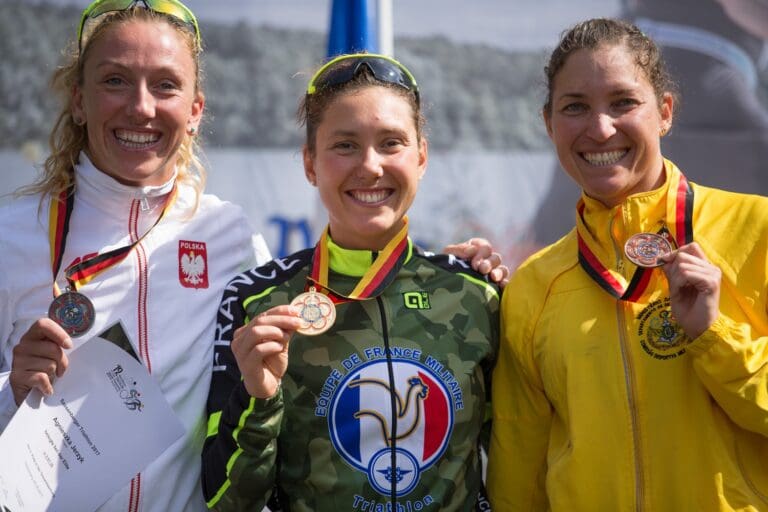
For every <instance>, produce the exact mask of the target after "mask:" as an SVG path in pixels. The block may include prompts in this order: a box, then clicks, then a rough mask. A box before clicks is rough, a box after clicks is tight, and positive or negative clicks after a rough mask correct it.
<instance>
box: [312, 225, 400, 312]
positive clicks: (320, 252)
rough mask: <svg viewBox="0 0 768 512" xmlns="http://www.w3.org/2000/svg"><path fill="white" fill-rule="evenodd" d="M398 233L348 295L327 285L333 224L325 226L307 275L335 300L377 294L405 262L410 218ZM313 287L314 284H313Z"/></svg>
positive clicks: (335, 302) (387, 284)
mask: <svg viewBox="0 0 768 512" xmlns="http://www.w3.org/2000/svg"><path fill="white" fill-rule="evenodd" d="M403 220H404V221H405V223H404V224H403V227H402V228H401V229H400V231H399V232H398V233H397V234H396V235H395V237H394V238H393V239H392V240H390V241H389V243H387V245H386V247H384V249H383V250H381V251H380V252H379V253H378V254H377V255H376V259H375V260H374V261H373V264H372V265H371V266H370V268H368V270H366V272H365V274H363V277H361V278H360V281H359V282H358V283H357V286H355V289H354V290H352V292H351V293H350V294H349V295H343V294H341V293H339V292H337V291H335V290H332V289H331V288H329V287H328V274H329V268H330V253H329V251H328V241H329V240H330V226H326V228H325V231H324V232H323V234H322V236H321V237H320V241H318V242H317V245H316V246H315V253H314V255H313V256H312V271H311V273H310V275H309V276H308V277H307V279H308V280H309V281H310V282H312V283H314V284H316V285H317V286H318V287H319V288H321V289H322V290H325V291H326V292H327V293H326V295H328V296H329V297H330V299H331V300H332V301H333V303H334V304H341V303H344V302H350V301H353V300H365V299H370V298H371V297H376V296H377V295H379V294H380V293H381V292H383V291H384V289H385V288H386V287H387V286H389V284H390V283H391V282H392V281H393V280H394V278H395V276H396V275H397V273H398V272H399V271H400V267H402V266H403V263H405V260H406V259H407V256H408V250H407V249H408V248H409V246H410V244H409V242H408V218H407V217H405V218H404V219H403ZM311 288H314V287H311Z"/></svg>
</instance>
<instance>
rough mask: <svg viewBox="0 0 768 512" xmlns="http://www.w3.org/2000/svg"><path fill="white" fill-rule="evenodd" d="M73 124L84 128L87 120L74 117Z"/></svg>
mask: <svg viewBox="0 0 768 512" xmlns="http://www.w3.org/2000/svg"><path fill="white" fill-rule="evenodd" d="M72 122H73V123H75V124H76V125H77V126H83V125H84V124H85V120H84V119H83V118H82V117H80V116H72Z"/></svg>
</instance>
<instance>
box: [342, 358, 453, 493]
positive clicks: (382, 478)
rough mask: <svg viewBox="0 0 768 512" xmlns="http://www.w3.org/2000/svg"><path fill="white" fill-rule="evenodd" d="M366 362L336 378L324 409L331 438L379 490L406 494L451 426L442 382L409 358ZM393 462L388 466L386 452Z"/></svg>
mask: <svg viewBox="0 0 768 512" xmlns="http://www.w3.org/2000/svg"><path fill="white" fill-rule="evenodd" d="M392 368H393V375H392V377H393V378H392V379H390V376H389V373H388V365H387V362H386V361H385V360H377V361H371V362H369V363H366V364H364V365H362V366H360V367H358V368H356V369H355V370H354V371H352V372H350V374H349V375H347V376H346V377H345V379H344V380H343V381H342V382H341V383H340V385H339V387H338V388H337V390H336V394H335V395H334V397H333V398H332V401H331V407H330V413H329V415H328V423H329V429H330V433H331V439H332V441H333V444H334V446H335V448H336V450H337V451H338V453H339V454H340V455H341V456H342V457H343V458H344V459H345V460H346V461H347V462H348V463H349V464H350V465H352V466H353V467H355V468H357V469H358V470H360V471H364V472H366V473H368V478H369V480H370V481H371V484H372V485H373V486H374V487H375V488H376V489H377V490H379V492H381V493H382V494H384V495H388V494H389V492H390V491H391V488H392V486H395V487H396V488H397V490H398V495H403V494H407V492H408V491H410V490H411V489H412V488H413V487H415V485H416V484H417V483H418V478H419V475H420V473H421V472H422V471H424V470H425V469H427V468H429V467H430V466H432V464H434V463H435V462H436V461H437V460H438V459H439V458H440V456H441V455H442V454H443V452H444V451H445V449H446V447H447V445H448V441H449V439H450V437H451V431H452V429H453V422H454V418H453V407H452V403H451V395H450V393H449V392H448V389H447V388H446V386H445V384H444V383H443V382H442V381H441V380H440V379H439V378H438V377H437V376H436V375H435V374H434V373H433V372H432V370H430V369H429V368H427V367H426V366H424V365H421V364H419V363H418V362H416V361H413V360H402V359H394V360H392ZM393 453H394V454H395V458H396V459H395V460H396V461H397V462H396V465H395V467H392V456H393V455H392V454H393Z"/></svg>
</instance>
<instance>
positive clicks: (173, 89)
mask: <svg viewBox="0 0 768 512" xmlns="http://www.w3.org/2000/svg"><path fill="white" fill-rule="evenodd" d="M203 105H204V100H203V96H202V94H201V93H199V92H198V91H197V90H196V66H195V61H194V59H193V56H192V50H191V49H190V47H189V45H188V44H187V42H185V40H184V38H183V36H182V35H181V34H180V33H179V32H178V31H177V29H175V28H173V27H172V26H171V25H169V24H168V23H166V22H163V21H159V20H154V21H153V20H139V19H136V20H130V21H126V22H124V23H119V24H115V25H114V26H112V27H110V28H108V29H107V30H106V31H105V32H104V33H103V34H102V35H101V36H100V37H99V38H98V39H96V40H93V41H92V43H91V45H90V47H89V49H88V54H87V55H86V58H85V63H84V66H83V81H82V83H81V84H79V85H77V86H76V87H75V88H74V92H73V97H72V115H73V117H74V118H79V119H82V120H84V121H85V126H86V130H87V134H88V143H87V149H86V151H87V153H88V156H89V157H90V159H91V161H92V162H93V164H94V165H95V166H96V168H98V169H99V170H101V171H102V172H104V173H106V174H109V175H110V176H112V177H114V178H115V179H116V180H117V181H119V182H121V183H124V184H126V185H134V186H146V185H159V184H162V183H164V182H166V181H167V180H168V179H170V177H171V176H172V175H173V170H174V166H175V163H176V158H177V150H178V149H179V147H180V145H181V143H182V141H183V140H184V137H185V136H186V133H187V130H188V129H190V128H192V127H194V128H197V126H198V124H199V122H200V119H201V116H202V112H203Z"/></svg>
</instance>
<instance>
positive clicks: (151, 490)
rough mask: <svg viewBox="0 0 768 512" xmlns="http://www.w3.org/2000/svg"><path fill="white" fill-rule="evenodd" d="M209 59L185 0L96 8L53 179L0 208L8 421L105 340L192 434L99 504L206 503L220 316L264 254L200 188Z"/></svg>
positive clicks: (71, 71)
mask: <svg viewBox="0 0 768 512" xmlns="http://www.w3.org/2000/svg"><path fill="white" fill-rule="evenodd" d="M200 52H201V45H200V34H199V30H198V26H197V21H196V20H195V17H194V15H193V14H192V13H191V12H190V11H189V10H188V9H187V8H186V7H185V6H184V5H182V4H181V3H180V2H178V1H176V0H163V1H162V2H161V1H151V0H147V1H145V2H132V1H129V0H122V1H121V0H98V1H96V2H94V3H92V4H91V5H90V6H89V7H88V8H87V9H86V10H85V11H84V12H83V15H82V20H81V22H80V25H79V32H78V38H77V40H76V41H75V44H74V47H73V51H72V55H71V58H70V60H69V61H68V62H67V63H66V64H65V65H64V66H63V67H61V68H59V69H58V70H57V71H56V73H55V75H54V78H53V85H54V88H55V89H56V90H57V91H58V92H59V93H60V95H61V97H62V99H63V100H64V101H63V103H64V105H63V108H62V110H61V112H60V114H59V117H58V119H57V122H56V125H55V127H54V130H53V133H52V135H51V145H52V147H51V154H50V156H49V157H48V159H47V161H46V162H45V167H44V174H43V175H42V177H41V178H40V180H39V181H38V182H37V183H36V184H35V185H34V186H33V187H31V188H29V189H28V190H27V194H25V195H21V196H20V197H18V198H17V199H16V200H15V201H13V202H12V203H11V204H9V205H7V206H5V207H4V208H3V209H2V214H0V233H2V239H1V240H0V369H1V370H3V371H6V372H7V371H9V370H10V375H8V374H7V373H6V374H4V375H2V377H0V406H1V407H0V411H1V412H2V421H1V422H0V428H4V427H5V424H6V423H7V421H8V420H9V419H10V417H11V416H12V415H13V413H14V412H15V411H16V406H17V405H18V404H20V403H21V402H22V401H23V400H24V398H25V397H26V396H27V394H28V393H29V391H30V390H31V389H33V388H37V389H40V390H41V391H43V392H44V393H46V394H49V393H50V392H51V391H52V387H51V384H52V381H53V377H54V376H61V375H62V374H64V372H65V370H66V368H67V362H68V360H67V355H66V353H65V349H69V348H71V347H73V346H75V347H77V346H79V345H80V344H81V343H82V342H83V341H85V340H87V339H89V338H91V337H93V336H97V335H101V334H102V333H104V332H105V331H108V333H107V334H106V336H107V337H108V338H109V339H110V340H113V341H115V342H116V343H118V344H120V345H121V346H123V347H125V348H126V349H127V350H129V351H132V352H134V353H135V355H136V357H137V358H138V359H140V360H141V361H142V363H143V364H144V365H145V367H146V368H147V370H148V371H149V372H150V373H151V374H152V376H153V377H154V379H155V380H156V382H157V383H158V384H159V386H160V388H161V390H162V392H163V395H164V396H165V399H166V400H167V401H168V403H169V404H170V405H171V406H172V407H173V409H174V411H175V413H176V414H177V415H178V417H179V418H180V420H181V422H182V423H183V426H184V428H185V432H186V433H185V435H184V437H183V438H182V439H180V440H179V441H177V442H176V443H174V444H173V445H172V446H171V447H170V448H168V450H166V451H165V453H163V455H161V456H160V457H159V458H158V459H157V460H155V462H153V463H151V464H150V465H149V466H148V467H147V468H146V469H145V470H144V471H142V472H141V473H139V474H137V475H136V476H135V477H134V478H133V480H132V481H130V482H126V483H127V484H128V485H126V486H125V487H124V488H123V489H122V490H120V491H119V492H117V493H116V494H115V495H114V496H113V497H112V498H111V499H109V501H107V503H105V504H104V506H103V507H102V508H101V510H120V511H126V510H128V511H137V510H143V511H157V512H167V511H172V510H173V511H181V510H184V511H192V510H204V509H205V503H204V501H203V499H202V496H201V493H200V484H199V470H198V468H199V462H198V461H199V456H200V446H201V443H202V438H203V435H204V430H205V425H204V414H203V410H204V407H203V404H204V403H205V399H206V396H207V393H208V387H209V381H210V377H209V376H210V361H211V359H212V356H213V348H212V346H211V337H212V335H213V328H214V326H213V322H212V320H211V319H212V318H213V317H214V315H215V311H216V305H217V303H218V300H219V298H220V297H221V290H222V287H223V285H224V283H226V281H227V280H228V279H229V278H230V277H231V276H232V274H233V273H236V272H238V271H240V270H242V269H245V268H248V267H250V266H252V265H253V264H254V262H258V261H261V262H264V261H267V260H268V259H269V253H268V251H267V249H266V246H265V245H264V243H263V241H262V240H261V237H255V238H254V237H253V235H252V233H253V231H252V229H251V228H250V226H249V224H248V222H247V220H246V218H245V216H244V215H243V213H242V212H241V210H240V209H239V208H238V207H235V206H234V205H232V204H229V203H225V202H222V201H220V200H219V199H217V198H216V197H213V196H210V195H207V194H203V193H202V189H203V182H204V176H205V171H204V169H203V167H202V165H201V164H200V161H199V160H198V159H197V157H196V154H197V153H196V136H197V133H198V128H199V126H200V123H201V120H202V117H203V110H204V105H205V98H204V96H203V91H202V88H201V84H200V62H199V59H200ZM254 242H255V243H254ZM73 357H75V355H73ZM147 414H149V413H147ZM83 492H87V489H83Z"/></svg>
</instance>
